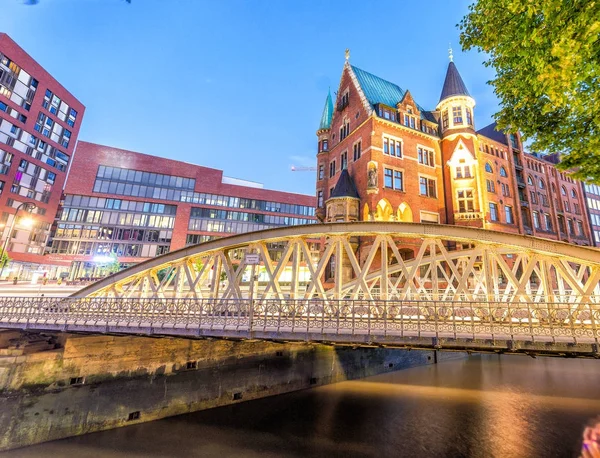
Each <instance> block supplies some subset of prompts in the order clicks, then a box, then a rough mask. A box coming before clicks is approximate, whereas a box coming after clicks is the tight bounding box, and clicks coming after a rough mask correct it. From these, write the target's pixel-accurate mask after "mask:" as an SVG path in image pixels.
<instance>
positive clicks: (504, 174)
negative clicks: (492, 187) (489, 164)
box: [500, 167, 508, 177]
mask: <svg viewBox="0 0 600 458" xmlns="http://www.w3.org/2000/svg"><path fill="white" fill-rule="evenodd" d="M500 176H501V177H507V176H508V174H507V173H506V169H505V168H504V167H500Z"/></svg>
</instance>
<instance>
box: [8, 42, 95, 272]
mask: <svg viewBox="0 0 600 458" xmlns="http://www.w3.org/2000/svg"><path fill="white" fill-rule="evenodd" d="M84 111H85V107H84V106H83V105H82V104H81V102H79V101H78V100H77V99H76V98H75V97H74V96H73V95H72V94H71V93H70V92H68V91H67V90H66V89H65V88H64V87H63V86H62V85H61V84H60V83H59V82H58V81H57V80H56V79H54V78H53V77H52V76H51V75H50V74H49V73H48V72H47V71H46V70H44V68H42V66H41V65H40V64H38V63H37V62H36V61H35V60H34V59H33V58H32V57H30V56H29V55H28V54H27V53H26V52H25V51H24V50H23V49H21V48H20V47H19V46H18V45H17V44H16V43H15V42H14V41H13V40H12V39H11V38H10V37H8V35H6V34H4V33H0V240H1V243H2V245H1V246H4V244H5V243H6V245H7V252H8V255H9V256H10V258H11V259H12V261H11V263H10V264H9V265H8V266H7V268H5V269H3V278H7V277H9V276H10V277H12V276H17V275H22V274H23V271H31V272H33V271H35V269H37V266H39V265H40V264H43V263H44V262H45V260H44V256H43V255H44V248H45V245H46V242H47V239H48V236H49V234H50V228H51V225H52V223H53V221H54V217H55V215H56V211H57V209H58V205H59V201H60V197H61V193H62V189H63V185H64V183H65V178H66V174H67V170H68V167H69V165H70V162H71V159H72V156H73V152H74V149H75V144H76V142H77V136H78V134H79V129H80V126H81V121H82V119H83V115H84ZM23 203H33V204H35V206H36V207H35V208H33V209H31V208H30V207H31V206H30V205H26V206H21V204H23ZM19 206H21V210H20V211H19V213H18V215H16V213H17V209H18V207H19ZM27 210H30V213H32V214H31V215H27ZM24 216H28V220H29V221H32V222H33V224H32V225H31V226H29V227H25V226H24V225H23V224H22V222H24V218H23V217H24ZM15 217H16V220H15ZM13 223H14V224H13ZM11 228H12V231H11ZM28 275H29V274H28Z"/></svg>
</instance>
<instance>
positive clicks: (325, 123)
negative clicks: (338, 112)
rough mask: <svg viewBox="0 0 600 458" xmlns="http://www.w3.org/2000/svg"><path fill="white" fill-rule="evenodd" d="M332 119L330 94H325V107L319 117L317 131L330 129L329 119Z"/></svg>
mask: <svg viewBox="0 0 600 458" xmlns="http://www.w3.org/2000/svg"><path fill="white" fill-rule="evenodd" d="M332 117H333V101H332V100H331V92H328V93H327V99H325V106H324V107H323V115H322V116H321V123H320V124H319V130H325V129H329V128H330V127H331V118H332Z"/></svg>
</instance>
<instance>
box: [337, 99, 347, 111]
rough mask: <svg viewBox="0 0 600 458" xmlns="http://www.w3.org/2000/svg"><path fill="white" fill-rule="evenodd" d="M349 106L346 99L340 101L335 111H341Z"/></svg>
mask: <svg viewBox="0 0 600 458" xmlns="http://www.w3.org/2000/svg"><path fill="white" fill-rule="evenodd" d="M348 104H349V100H348V99H342V100H341V101H340V102H339V103H338V105H337V111H343V110H344V108H346V107H347V106H348Z"/></svg>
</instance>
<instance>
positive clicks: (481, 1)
mask: <svg viewBox="0 0 600 458" xmlns="http://www.w3.org/2000/svg"><path fill="white" fill-rule="evenodd" d="M459 28H460V30H461V36H460V43H461V45H462V47H463V49H464V50H469V49H473V48H474V49H478V50H479V51H483V52H486V53H487V54H488V59H487V60H486V61H485V65H486V66H489V67H492V68H494V70H495V71H496V78H495V79H493V80H492V81H490V82H489V83H490V84H492V85H493V86H494V88H495V93H496V95H497V96H498V98H499V99H500V107H501V109H500V111H499V112H498V113H497V114H496V115H495V118H496V121H497V123H498V126H499V128H501V129H506V130H508V131H516V130H519V131H521V133H522V134H523V137H524V138H525V139H529V140H530V141H531V145H530V147H531V149H532V150H534V151H538V152H548V153H559V154H561V156H562V161H561V164H560V167H561V168H562V169H563V170H572V171H574V172H575V173H574V175H573V176H574V177H575V178H578V179H582V180H589V181H596V182H599V181H600V38H599V37H600V1H597V0H592V1H590V0H536V1H525V2H524V1H522V0H477V1H476V2H475V3H474V4H472V5H471V6H469V13H468V14H467V15H466V16H465V17H464V18H463V20H462V21H461V22H460V24H459Z"/></svg>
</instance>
